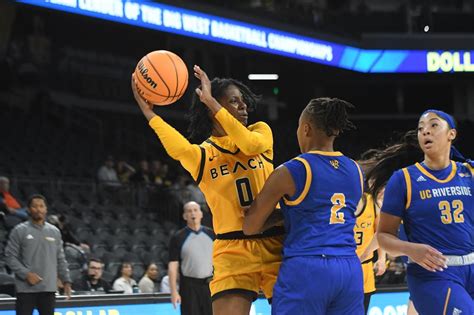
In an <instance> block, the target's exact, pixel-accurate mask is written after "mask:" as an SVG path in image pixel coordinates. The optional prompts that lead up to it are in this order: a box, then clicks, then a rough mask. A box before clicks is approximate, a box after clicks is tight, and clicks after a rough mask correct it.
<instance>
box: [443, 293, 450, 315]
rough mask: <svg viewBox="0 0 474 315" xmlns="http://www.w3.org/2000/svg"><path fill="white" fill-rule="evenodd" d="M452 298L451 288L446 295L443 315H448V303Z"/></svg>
mask: <svg viewBox="0 0 474 315" xmlns="http://www.w3.org/2000/svg"><path fill="white" fill-rule="evenodd" d="M450 296H451V288H448V293H447V294H446V301H445V302H444V310H443V315H446V311H447V310H448V303H449V297H450Z"/></svg>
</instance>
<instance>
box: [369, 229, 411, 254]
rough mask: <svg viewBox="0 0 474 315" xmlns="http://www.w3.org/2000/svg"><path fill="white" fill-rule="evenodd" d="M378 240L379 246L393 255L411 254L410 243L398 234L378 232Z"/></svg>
mask: <svg viewBox="0 0 474 315" xmlns="http://www.w3.org/2000/svg"><path fill="white" fill-rule="evenodd" d="M377 240H378V243H379V246H380V247H381V248H382V249H383V250H385V251H386V252H387V253H389V254H390V255H392V256H395V257H397V256H409V251H410V243H409V242H405V241H402V240H400V239H399V238H398V237H397V236H395V235H393V234H390V233H385V232H380V231H379V232H377Z"/></svg>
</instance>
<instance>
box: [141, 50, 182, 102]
mask: <svg viewBox="0 0 474 315" xmlns="http://www.w3.org/2000/svg"><path fill="white" fill-rule="evenodd" d="M135 80H136V84H137V89H138V92H139V93H140V95H141V96H142V97H143V98H144V99H145V100H147V101H148V102H149V103H151V104H154V105H159V106H164V105H170V104H172V103H174V102H176V101H177V100H179V99H180V98H181V96H183V94H184V92H185V91H186V87H187V86H188V70H187V68H186V64H185V63H184V61H183V60H182V59H181V58H180V57H179V56H178V55H176V54H175V53H172V52H170V51H166V50H157V51H153V52H150V53H149V54H147V55H146V56H145V57H143V58H142V59H141V60H140V61H139V62H138V64H137V67H136V68H135Z"/></svg>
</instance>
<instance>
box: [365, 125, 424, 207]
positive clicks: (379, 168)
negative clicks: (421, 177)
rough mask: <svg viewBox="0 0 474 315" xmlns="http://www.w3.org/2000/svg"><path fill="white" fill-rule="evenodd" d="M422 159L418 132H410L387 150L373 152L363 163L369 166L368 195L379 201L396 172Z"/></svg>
mask: <svg viewBox="0 0 474 315" xmlns="http://www.w3.org/2000/svg"><path fill="white" fill-rule="evenodd" d="M422 159H423V151H422V150H421V149H420V146H419V144H418V138H417V131H416V130H410V131H408V132H407V133H405V134H404V135H403V136H402V137H401V139H399V140H398V141H397V142H395V143H394V144H391V145H389V146H387V147H386V148H385V149H382V150H376V151H372V155H371V156H370V157H369V159H367V160H365V161H364V162H363V163H364V164H365V165H366V166H367V172H366V174H365V180H366V187H367V191H368V193H370V194H371V195H372V196H373V198H374V200H377V196H378V195H379V193H380V192H381V191H382V189H383V188H384V187H385V185H386V184H387V182H388V180H389V179H390V176H392V174H393V172H394V171H396V170H398V169H400V168H403V167H406V166H409V165H412V164H414V163H415V162H418V161H420V160H422Z"/></svg>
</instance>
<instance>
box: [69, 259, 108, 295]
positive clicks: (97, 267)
mask: <svg viewBox="0 0 474 315" xmlns="http://www.w3.org/2000/svg"><path fill="white" fill-rule="evenodd" d="M103 271H104V264H103V263H102V261H101V260H100V259H97V258H91V259H89V263H88V266H87V273H86V274H84V275H83V276H82V277H81V278H80V279H78V280H76V281H74V283H73V285H72V288H73V290H74V291H83V292H97V293H107V292H109V291H110V290H111V286H110V284H109V283H108V282H107V281H105V280H104V279H102V273H103Z"/></svg>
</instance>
